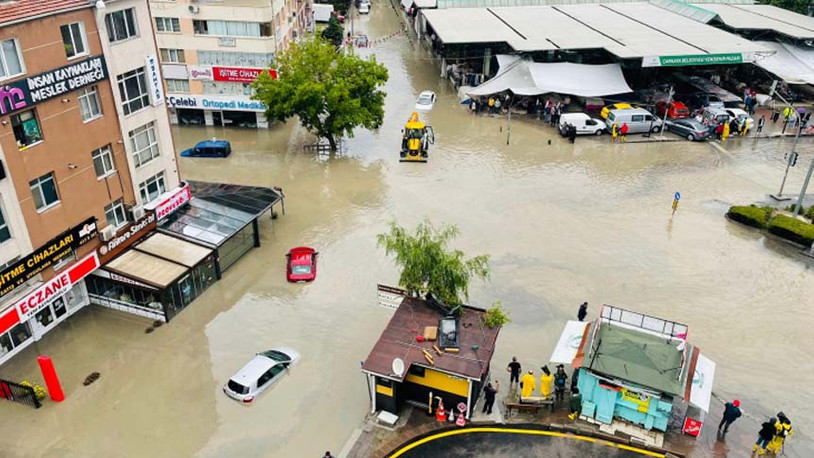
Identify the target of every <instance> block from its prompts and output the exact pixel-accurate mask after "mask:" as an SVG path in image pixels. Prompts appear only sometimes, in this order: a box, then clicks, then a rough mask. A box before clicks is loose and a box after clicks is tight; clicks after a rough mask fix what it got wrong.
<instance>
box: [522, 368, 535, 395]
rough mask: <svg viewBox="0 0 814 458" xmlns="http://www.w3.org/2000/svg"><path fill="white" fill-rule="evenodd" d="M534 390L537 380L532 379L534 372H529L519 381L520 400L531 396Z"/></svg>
mask: <svg viewBox="0 0 814 458" xmlns="http://www.w3.org/2000/svg"><path fill="white" fill-rule="evenodd" d="M535 388H537V380H535V379H534V371H529V373H528V374H526V375H524V376H523V380H521V381H520V399H523V398H527V397H529V396H531V394H532V393H534V389H535Z"/></svg>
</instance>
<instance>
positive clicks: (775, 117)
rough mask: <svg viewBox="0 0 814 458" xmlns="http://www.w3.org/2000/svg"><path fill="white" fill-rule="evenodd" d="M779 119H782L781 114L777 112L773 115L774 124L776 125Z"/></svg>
mask: <svg viewBox="0 0 814 458" xmlns="http://www.w3.org/2000/svg"><path fill="white" fill-rule="evenodd" d="M778 119H780V112H779V111H775V112H774V113H772V123H776V122H777V120H778Z"/></svg>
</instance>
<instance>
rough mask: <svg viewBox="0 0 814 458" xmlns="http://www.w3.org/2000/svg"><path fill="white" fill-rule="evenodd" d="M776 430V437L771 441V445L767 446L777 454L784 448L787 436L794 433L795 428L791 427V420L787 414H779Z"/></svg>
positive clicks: (775, 425)
mask: <svg viewBox="0 0 814 458" xmlns="http://www.w3.org/2000/svg"><path fill="white" fill-rule="evenodd" d="M781 413H782V412H781ZM774 430H775V431H774V438H773V439H772V441H771V442H769V446H768V447H766V450H768V451H770V452H774V454H775V455H777V454H778V453H780V449H782V448H783V442H785V440H786V438H787V437H789V436H791V435H792V434H794V430H793V429H792V428H791V420H789V418H788V417H787V416H785V415H781V414H778V415H777V421H776V422H775V424H774Z"/></svg>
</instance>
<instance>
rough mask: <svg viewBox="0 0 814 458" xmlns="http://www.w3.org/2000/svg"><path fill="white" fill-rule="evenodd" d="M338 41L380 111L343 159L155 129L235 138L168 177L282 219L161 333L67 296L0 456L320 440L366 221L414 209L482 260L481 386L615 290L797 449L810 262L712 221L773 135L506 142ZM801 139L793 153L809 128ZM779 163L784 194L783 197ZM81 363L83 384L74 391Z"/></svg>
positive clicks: (354, 419) (353, 323)
mask: <svg viewBox="0 0 814 458" xmlns="http://www.w3.org/2000/svg"><path fill="white" fill-rule="evenodd" d="M385 5H386V6H385ZM354 28H355V29H356V30H363V31H365V33H367V34H368V35H369V36H370V38H371V39H376V38H379V37H385V36H388V35H390V34H392V33H393V32H395V31H396V30H398V29H399V25H398V21H397V18H396V15H395V13H394V11H393V10H392V9H391V8H390V6H389V4H386V3H385V4H382V5H380V4H379V3H376V4H374V7H373V11H372V13H371V15H370V16H369V17H363V18H361V19H357V20H356V22H355V24H354ZM357 52H359V53H360V54H362V55H368V54H375V55H376V57H377V59H378V60H379V61H380V62H383V63H384V64H385V65H387V67H388V69H389V71H390V81H389V82H388V83H387V85H386V87H385V90H386V91H387V93H388V97H387V102H386V117H385V122H384V125H383V126H382V127H381V128H380V129H378V130H377V131H375V132H368V131H358V132H357V135H356V137H355V138H353V139H348V140H347V142H346V147H347V148H346V149H347V151H346V152H345V153H344V154H343V155H338V156H335V157H329V156H316V155H314V154H311V153H305V152H303V150H302V145H304V144H307V143H311V142H313V141H314V140H313V138H312V137H311V136H310V135H308V134H307V133H306V132H304V131H303V130H302V129H301V128H300V127H299V126H297V124H296V122H294V121H290V122H288V123H286V124H280V125H275V126H274V127H272V128H271V129H268V130H260V131H256V130H237V129H224V128H214V127H207V128H203V127H200V128H180V127H176V128H174V129H173V133H174V136H175V141H176V146H177V148H178V150H179V151H180V150H181V149H183V148H187V147H189V146H191V145H192V144H194V143H195V142H197V141H200V140H202V139H205V138H209V137H213V136H217V137H220V138H226V139H229V140H230V141H231V142H232V147H233V150H234V153H233V154H232V156H231V157H229V158H228V159H225V160H217V159H188V158H182V159H180V161H179V163H180V167H181V172H182V174H183V176H184V177H185V178H188V179H194V180H208V181H221V182H232V183H240V184H250V185H261V186H281V187H283V189H284V191H285V194H286V214H285V215H281V216H280V218H279V219H277V220H275V221H272V220H271V219H270V218H264V219H263V220H262V222H261V233H262V240H261V242H262V246H261V247H260V248H259V249H255V250H253V251H252V252H250V253H249V254H247V255H246V256H245V257H244V258H243V259H241V260H240V261H239V262H238V263H237V264H236V265H235V266H234V267H232V268H231V269H230V270H229V271H227V272H226V274H225V276H224V278H223V279H222V280H221V281H220V282H218V283H216V284H215V285H214V286H213V287H211V288H210V289H209V290H208V291H207V292H206V294H204V295H203V296H202V297H201V298H199V299H197V300H196V301H195V303H194V304H193V305H192V306H190V307H189V308H188V309H187V310H185V311H184V312H183V313H181V314H180V315H178V317H176V318H175V319H174V320H173V321H172V322H171V323H170V324H169V325H166V326H163V327H161V328H159V329H157V330H156V331H155V332H153V333H151V334H145V333H144V329H145V328H146V327H148V326H149V323H148V322H146V321H144V320H142V319H140V318H136V317H131V316H128V315H123V314H121V313H117V312H113V311H109V310H102V309H99V308H95V307H91V308H87V309H85V310H83V311H82V312H80V314H79V315H77V316H76V317H74V318H72V319H71V320H69V321H68V322H67V323H66V324H63V325H61V326H60V327H59V328H57V329H56V330H54V331H52V332H51V333H50V334H49V335H48V336H47V337H46V338H45V339H43V340H42V341H40V342H39V343H37V344H36V345H34V346H32V347H31V349H30V350H29V351H26V352H24V353H23V354H21V355H20V356H18V357H17V358H15V359H14V360H13V361H12V362H10V363H9V364H7V365H5V366H3V367H2V368H0V374H2V375H4V376H7V377H9V378H35V379H36V378H37V375H36V374H37V369H36V362H35V361H34V359H35V356H36V355H37V354H40V353H47V354H49V355H51V356H52V357H53V358H54V360H55V363H56V365H57V369H58V370H59V371H60V374H61V376H62V379H63V383H64V387H65V391H66V395H67V400H66V401H65V402H64V403H63V404H59V405H55V404H53V403H50V402H49V403H46V406H45V407H44V408H43V409H40V410H39V411H35V410H33V409H30V408H26V407H23V406H18V405H15V404H5V405H1V406H0V409H2V410H0V412H2V413H0V431H3V434H2V435H0V456H12V457H15V456H60V457H62V456H68V457H70V456H77V457H78V456H82V457H85V456H105V457H110V456H134V457H141V456H151V457H164V456H166V457H178V456H192V455H197V456H203V457H219V456H267V457H300V456H302V457H307V456H320V455H321V454H322V453H324V451H325V450H332V451H333V452H334V453H337V452H338V451H339V450H340V449H341V448H342V446H343V444H344V443H345V441H346V440H347V439H348V437H349V436H350V435H351V433H352V431H353V430H354V429H355V428H357V427H358V426H359V425H360V422H361V420H362V418H363V416H364V415H365V413H366V412H367V410H368V409H369V403H368V397H367V389H366V385H365V383H364V379H363V377H362V375H361V374H360V372H359V363H360V361H361V360H363V359H364V358H365V357H366V356H367V354H368V352H369V351H370V349H371V348H372V346H373V344H374V343H375V341H376V339H377V338H378V336H379V334H380V332H381V330H382V329H383V327H384V325H385V324H386V323H387V321H388V319H389V317H390V315H391V312H390V311H388V310H387V309H383V308H380V307H377V305H376V283H379V282H381V283H388V284H395V283H396V282H397V279H398V272H397V270H396V268H395V266H394V265H393V263H392V261H391V260H390V259H388V258H387V257H385V255H384V252H383V251H382V250H381V249H378V248H377V246H376V234H377V233H380V232H383V231H385V230H386V227H387V224H388V222H390V221H392V220H397V221H398V222H399V223H401V224H403V225H406V226H413V225H415V224H416V223H418V222H419V221H421V220H422V219H424V218H428V219H430V220H431V221H433V222H435V223H437V224H455V225H457V226H458V227H459V228H460V230H461V236H460V237H459V239H457V240H456V241H455V243H454V245H455V247H456V248H460V249H462V250H464V251H465V252H466V253H469V254H479V253H486V254H489V255H490V256H491V269H492V275H491V279H490V280H489V281H488V282H486V283H481V282H475V283H473V284H472V286H471V291H470V292H471V303H472V304H474V305H479V306H488V305H489V304H491V303H492V302H493V301H496V300H501V301H502V302H503V304H504V306H505V307H506V308H507V309H508V310H509V311H510V312H511V317H512V320H513V322H512V323H511V324H509V325H507V326H506V327H505V328H504V329H503V330H502V332H501V336H500V338H499V340H498V346H497V350H496V355H495V359H494V363H493V367H494V368H496V369H497V371H496V372H497V375H498V376H503V375H505V374H503V373H501V368H502V367H503V364H505V363H506V362H508V360H509V359H510V357H511V356H512V355H517V356H518V357H519V359H520V360H521V361H523V362H524V363H528V364H532V365H540V364H543V363H546V362H547V358H548V356H549V355H550V354H551V351H552V350H553V348H554V345H555V344H556V341H557V338H558V337H559V334H560V331H561V329H562V326H563V324H564V322H565V321H566V320H568V319H573V318H574V316H575V315H576V311H577V306H578V304H580V303H581V302H583V301H588V302H589V303H590V309H589V312H590V315H594V314H595V313H596V312H597V311H598V307H599V305H600V304H602V303H608V304H613V305H616V306H619V307H624V308H629V309H633V310H637V311H641V312H644V313H648V314H652V315H656V316H659V317H663V318H667V319H671V320H675V321H679V322H683V323H686V324H688V325H689V327H690V339H691V341H692V342H694V343H695V344H696V345H698V346H699V347H700V348H701V349H702V351H703V352H704V354H706V355H707V356H708V357H710V358H711V359H713V360H714V361H715V362H716V363H717V365H718V366H717V372H716V377H715V392H716V393H717V394H718V395H720V396H722V397H723V398H727V399H729V398H732V397H738V398H740V399H741V401H742V403H743V407H744V410H745V411H747V412H748V413H749V414H752V415H754V416H756V417H762V416H764V415H769V414H774V413H776V412H777V411H778V410H784V411H785V412H786V413H787V414H788V415H789V417H790V418H791V419H792V420H793V421H794V424H795V427H796V429H797V434H796V435H795V437H794V438H793V439H791V440H790V441H789V443H788V446H787V453H790V454H791V453H796V455H792V456H806V455H807V456H811V453H814V452H813V450H814V447H812V445H811V441H810V440H809V439H808V437H807V431H808V430H810V429H811V428H812V427H814V414H812V412H811V406H814V395H813V394H812V392H811V391H809V387H810V386H812V385H814V365H812V358H811V357H810V354H809V349H810V348H812V347H814V334H813V333H812V332H811V331H810V326H811V323H812V322H813V319H814V309H812V307H811V303H812V301H811V298H812V297H814V272H812V265H813V264H812V262H811V261H807V260H806V258H803V257H801V256H800V255H799V254H798V253H797V251H796V250H795V249H793V248H792V247H789V246H788V245H785V244H783V243H781V242H778V241H776V240H774V239H769V238H766V237H764V236H763V235H762V234H760V233H758V232H755V231H752V230H749V229H746V228H744V227H741V226H739V225H736V224H733V223H730V222H728V221H727V220H726V219H725V218H724V213H725V211H726V209H727V208H728V205H730V204H733V203H738V204H740V203H749V202H752V201H756V200H760V199H763V197H764V196H765V195H766V194H768V193H770V192H774V191H776V189H775V188H776V187H777V186H778V185H779V181H780V179H781V177H782V172H783V166H782V155H783V151H785V150H787V149H788V148H789V147H790V144H791V142H790V141H786V140H762V141H759V142H755V141H754V140H751V139H749V140H733V141H730V142H727V144H726V145H725V149H722V148H718V147H714V146H711V145H707V144H691V143H687V142H673V143H665V144H628V145H610V144H609V139H608V137H601V138H579V139H577V142H576V144H575V145H570V144H568V143H567V142H564V141H562V140H561V139H560V138H559V136H558V135H556V134H555V132H554V131H553V130H552V129H549V128H544V127H541V126H539V125H536V124H535V123H534V122H533V121H530V120H527V119H523V117H520V116H517V117H515V119H513V121H512V128H511V144H510V145H507V144H506V119H505V118H491V117H475V116H470V115H469V114H468V112H467V110H465V109H464V107H462V106H460V105H459V103H458V99H457V95H456V94H455V91H453V90H452V89H451V87H450V86H449V85H448V84H446V83H445V82H443V81H442V80H440V78H439V77H438V74H439V69H438V67H437V65H435V64H434V63H433V62H432V61H431V60H430V59H429V58H428V57H427V54H426V53H425V52H424V51H423V50H420V49H416V48H415V47H414V45H413V44H412V43H411V42H410V41H409V40H408V39H407V38H406V37H405V36H404V35H399V36H396V37H393V38H389V39H387V40H385V41H383V42H380V43H375V44H374V46H373V47H371V48H369V49H364V50H359V51H357ZM426 89H430V90H434V91H436V92H437V93H438V95H439V98H438V102H437V103H436V105H435V108H434V109H433V110H432V111H431V112H430V113H429V114H427V115H425V118H426V119H427V120H428V122H429V123H430V124H432V126H433V127H434V129H435V132H436V137H437V141H436V144H435V145H434V147H433V149H432V150H431V152H430V161H429V162H428V163H426V164H400V163H399V162H398V160H397V156H398V148H399V144H400V133H399V130H400V128H401V126H402V124H403V122H404V121H405V120H406V119H407V117H408V116H409V114H410V112H411V111H412V107H413V104H414V103H415V99H416V96H417V94H418V93H419V92H420V91H422V90H426ZM800 149H801V151H803V152H804V153H805V154H804V156H803V158H801V161H800V162H801V163H807V158H808V157H810V154H811V153H812V152H814V151H812V150H814V148H812V145H811V142H810V140H809V141H806V142H801V148H800ZM803 159H806V160H803ZM801 169H802V167H797V168H795V169H793V170H792V172H791V174H790V176H789V180H788V183H787V189H795V188H797V189H799V186H800V184H801V182H802V179H803V176H802V174H803V170H801ZM675 191H680V192H681V194H682V199H681V203H680V207H679V209H678V212H677V213H676V215H675V216H674V217H672V218H671V215H670V213H671V209H670V204H671V202H672V199H673V193H674V192H675ZM298 245H309V246H313V247H316V248H317V249H318V250H319V251H320V253H321V256H320V261H319V273H318V276H317V280H316V282H314V283H313V284H308V285H301V284H299V285H291V284H288V283H286V282H285V278H284V276H285V269H284V254H285V253H286V251H287V250H288V249H289V248H291V247H293V246H298ZM280 345H286V346H291V347H294V348H295V349H297V350H298V351H299V352H300V353H301V354H302V360H301V362H300V363H299V364H298V365H297V366H295V367H294V368H293V369H292V371H291V372H290V374H289V375H288V376H286V377H284V378H283V379H282V380H281V381H280V382H279V383H277V384H276V385H275V386H274V387H273V388H272V389H271V390H270V391H269V392H267V393H265V394H264V395H263V396H262V397H261V398H259V399H258V400H257V401H256V402H255V405H252V406H250V407H247V406H243V405H240V404H238V403H236V402H234V401H232V400H230V399H228V398H227V397H226V396H225V395H223V393H222V392H221V387H222V385H223V383H224V382H225V381H226V380H227V379H228V378H229V377H230V376H231V375H232V374H233V373H234V372H235V371H236V370H237V369H239V368H240V367H241V366H242V365H243V364H244V363H245V362H246V361H247V360H248V359H249V358H250V357H251V355H252V354H253V353H255V352H257V351H261V350H265V349H268V348H269V347H272V346H280ZM92 371H99V372H101V374H102V376H101V378H100V379H99V381H97V382H96V383H94V384H93V385H91V386H89V387H83V386H82V380H83V379H84V378H85V376H86V375H87V374H89V373H90V372H92ZM709 421H710V423H712V422H715V421H717V419H710V420H709ZM755 432H756V431H755Z"/></svg>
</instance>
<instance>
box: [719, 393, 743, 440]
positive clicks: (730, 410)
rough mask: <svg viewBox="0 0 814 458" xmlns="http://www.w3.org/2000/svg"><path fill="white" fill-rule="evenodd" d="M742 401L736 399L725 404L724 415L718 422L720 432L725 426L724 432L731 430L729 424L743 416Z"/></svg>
mask: <svg viewBox="0 0 814 458" xmlns="http://www.w3.org/2000/svg"><path fill="white" fill-rule="evenodd" d="M740 407H741V402H740V401H738V400H737V399H735V400H734V401H732V402H727V403H726V405H725V406H724V415H723V416H722V417H721V423H719V424H718V433H720V432H721V428H723V433H724V434H726V433H727V432H729V425H731V424H732V422H734V421H735V420H737V419H738V418H740V416H741V409H740Z"/></svg>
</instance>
